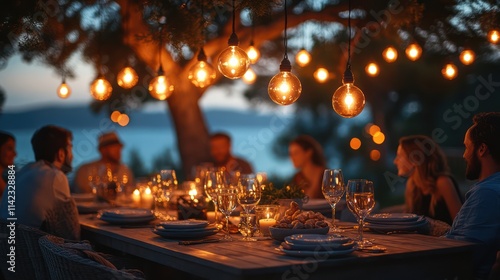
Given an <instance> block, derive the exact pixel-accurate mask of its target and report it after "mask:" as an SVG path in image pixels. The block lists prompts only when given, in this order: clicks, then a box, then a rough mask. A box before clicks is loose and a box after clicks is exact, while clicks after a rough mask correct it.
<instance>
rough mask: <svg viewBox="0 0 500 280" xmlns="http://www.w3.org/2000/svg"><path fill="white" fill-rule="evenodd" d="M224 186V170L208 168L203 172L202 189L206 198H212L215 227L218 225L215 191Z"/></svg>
mask: <svg viewBox="0 0 500 280" xmlns="http://www.w3.org/2000/svg"><path fill="white" fill-rule="evenodd" d="M224 186H225V178H224V172H223V171H222V170H218V169H209V170H208V171H207V172H206V173H205V179H204V186H203V187H204V189H205V193H206V194H207V196H208V198H210V200H212V202H213V203H214V207H215V209H214V210H215V212H214V214H215V224H216V225H217V227H219V225H218V221H219V220H218V219H217V216H218V213H217V212H218V211H217V210H218V207H217V204H218V203H217V193H218V192H219V191H220V190H221V189H222V188H224Z"/></svg>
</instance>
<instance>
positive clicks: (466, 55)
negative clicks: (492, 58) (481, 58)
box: [460, 49, 476, 65]
mask: <svg viewBox="0 0 500 280" xmlns="http://www.w3.org/2000/svg"><path fill="white" fill-rule="evenodd" d="M475 58H476V54H475V53H474V51H472V50H469V49H465V50H463V51H462V52H461V53H460V62H462V64H463V65H471V64H472V63H474V60H475Z"/></svg>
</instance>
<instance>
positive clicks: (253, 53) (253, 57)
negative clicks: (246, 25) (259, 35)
mask: <svg viewBox="0 0 500 280" xmlns="http://www.w3.org/2000/svg"><path fill="white" fill-rule="evenodd" d="M247 55H248V59H250V63H251V64H255V63H257V61H258V60H259V58H260V51H259V49H257V48H256V47H254V45H253V40H252V41H250V46H249V47H248V49H247Z"/></svg>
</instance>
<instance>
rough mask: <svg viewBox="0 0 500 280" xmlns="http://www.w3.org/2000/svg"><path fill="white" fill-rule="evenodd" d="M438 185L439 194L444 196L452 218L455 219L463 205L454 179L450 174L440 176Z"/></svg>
mask: <svg viewBox="0 0 500 280" xmlns="http://www.w3.org/2000/svg"><path fill="white" fill-rule="evenodd" d="M436 187H437V189H438V191H439V194H440V195H441V196H442V197H443V199H444V201H445V203H446V207H448V211H449V212H450V215H451V218H452V219H455V216H456V215H457V213H458V211H459V210H460V208H461V207H462V203H461V202H460V197H459V194H458V193H457V191H456V189H455V186H454V185H453V181H452V180H451V179H450V177H448V176H440V177H439V178H438V179H437V182H436Z"/></svg>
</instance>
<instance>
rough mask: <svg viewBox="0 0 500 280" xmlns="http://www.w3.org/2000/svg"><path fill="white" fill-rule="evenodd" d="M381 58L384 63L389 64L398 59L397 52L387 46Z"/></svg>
mask: <svg viewBox="0 0 500 280" xmlns="http://www.w3.org/2000/svg"><path fill="white" fill-rule="evenodd" d="M382 56H383V58H384V59H385V61H387V62H389V63H391V62H394V61H396V59H398V51H397V50H396V49H395V48H394V47H392V46H389V47H387V48H386V49H385V50H384V51H383V52H382Z"/></svg>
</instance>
